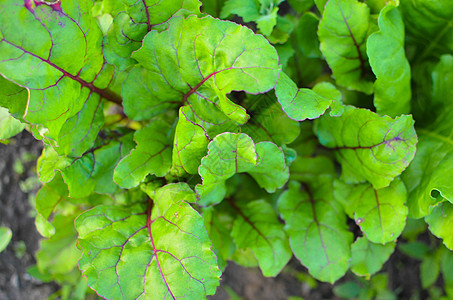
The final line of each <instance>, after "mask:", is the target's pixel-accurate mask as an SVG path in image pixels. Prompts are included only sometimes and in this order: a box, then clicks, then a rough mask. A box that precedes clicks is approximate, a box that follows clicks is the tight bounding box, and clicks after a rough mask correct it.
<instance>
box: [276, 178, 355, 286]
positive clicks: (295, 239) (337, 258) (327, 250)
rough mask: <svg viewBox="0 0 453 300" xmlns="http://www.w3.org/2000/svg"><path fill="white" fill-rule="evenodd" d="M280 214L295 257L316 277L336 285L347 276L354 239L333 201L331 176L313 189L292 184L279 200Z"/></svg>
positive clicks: (340, 209) (343, 216) (344, 218)
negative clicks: (341, 278)
mask: <svg viewBox="0 0 453 300" xmlns="http://www.w3.org/2000/svg"><path fill="white" fill-rule="evenodd" d="M278 211H279V212H280V215H281V217H282V218H283V220H284V221H285V222H286V225H285V230H286V232H287V234H288V235H289V242H290V245H291V248H292V250H293V252H294V255H296V257H297V258H298V259H299V260H300V261H301V262H302V264H303V265H304V266H306V267H307V268H308V269H309V271H310V274H311V275H312V276H313V277H315V278H317V279H319V280H322V281H328V282H335V281H336V280H337V279H339V278H340V277H342V276H343V275H344V274H345V273H346V271H347V270H348V268H349V259H350V257H351V250H350V244H351V243H352V238H353V236H352V234H351V233H350V232H349V231H348V226H347V225H346V216H345V214H344V212H343V209H342V207H341V205H339V203H337V202H336V201H334V200H333V194H332V179H331V177H330V176H322V177H319V180H318V181H317V182H314V183H313V184H311V186H308V185H305V184H304V185H303V186H302V185H301V184H300V183H297V182H294V181H292V182H291V183H290V186H289V190H288V191H285V192H284V193H283V194H282V195H281V196H280V198H279V200H278Z"/></svg>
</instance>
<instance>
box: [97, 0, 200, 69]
mask: <svg viewBox="0 0 453 300" xmlns="http://www.w3.org/2000/svg"><path fill="white" fill-rule="evenodd" d="M122 2H123V5H124V8H123V10H122V11H120V12H119V13H118V14H113V17H114V19H113V23H112V25H111V26H110V28H109V31H108V33H107V35H106V36H105V38H104V54H105V58H106V59H107V61H108V62H109V63H111V64H114V65H115V66H117V67H118V68H119V69H120V70H124V69H127V68H128V67H130V66H132V65H134V64H136V63H137V61H136V60H135V59H133V58H131V57H130V56H131V54H132V52H133V51H135V50H137V49H139V48H140V46H141V45H142V40H143V38H144V37H145V35H146V34H147V33H148V32H149V31H151V30H152V29H153V27H154V26H156V25H160V24H161V23H164V22H166V21H167V20H168V19H170V18H171V17H173V16H175V15H181V14H182V15H189V14H200V5H201V3H200V2H199V1H198V0H172V1H157V0H144V1H131V0H124V1H122ZM112 13H115V11H114V12H112Z"/></svg>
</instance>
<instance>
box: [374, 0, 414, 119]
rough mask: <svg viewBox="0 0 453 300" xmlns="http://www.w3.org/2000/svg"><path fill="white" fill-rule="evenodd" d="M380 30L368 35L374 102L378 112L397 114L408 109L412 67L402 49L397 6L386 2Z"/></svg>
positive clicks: (402, 28) (380, 20)
mask: <svg viewBox="0 0 453 300" xmlns="http://www.w3.org/2000/svg"><path fill="white" fill-rule="evenodd" d="M378 22H379V28H380V31H378V32H375V33H373V34H372V35H370V37H369V38H368V41H367V54H368V57H369V61H370V65H371V68H372V70H373V73H374V74H375V75H376V77H377V79H376V81H375V83H374V106H376V109H377V112H378V113H379V114H381V115H389V116H391V117H396V116H398V115H401V114H406V113H408V112H409V111H410V100H411V83H410V81H411V70H410V66H409V62H408V61H407V59H406V55H405V49H404V23H403V19H402V17H401V13H400V12H399V10H398V8H397V7H395V6H393V5H387V6H385V7H384V8H383V9H382V10H381V12H380V14H379V20H378Z"/></svg>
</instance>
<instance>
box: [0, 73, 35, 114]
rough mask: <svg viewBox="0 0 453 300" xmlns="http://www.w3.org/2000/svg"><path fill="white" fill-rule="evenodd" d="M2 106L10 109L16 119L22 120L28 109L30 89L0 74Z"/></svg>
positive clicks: (0, 100)
mask: <svg viewBox="0 0 453 300" xmlns="http://www.w3.org/2000/svg"><path fill="white" fill-rule="evenodd" d="M0 86H1V87H2V88H1V90H0V106H1V107H5V108H7V109H8V111H9V113H10V114H11V115H12V116H13V117H15V118H16V119H19V120H22V118H23V117H24V115H25V110H26V109H27V100H28V90H27V89H26V88H23V87H21V86H18V85H17V84H14V83H13V82H11V81H9V80H7V79H6V78H4V77H3V76H0Z"/></svg>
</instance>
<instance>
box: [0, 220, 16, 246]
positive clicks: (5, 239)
mask: <svg viewBox="0 0 453 300" xmlns="http://www.w3.org/2000/svg"><path fill="white" fill-rule="evenodd" d="M12 236H13V233H12V231H11V229H9V228H8V227H3V226H1V227H0V252H2V251H3V250H5V248H6V247H7V246H8V244H9V242H10V241H11V237H12Z"/></svg>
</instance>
